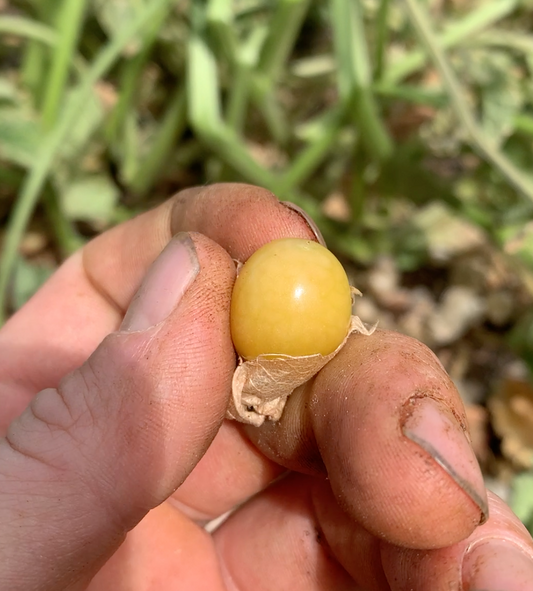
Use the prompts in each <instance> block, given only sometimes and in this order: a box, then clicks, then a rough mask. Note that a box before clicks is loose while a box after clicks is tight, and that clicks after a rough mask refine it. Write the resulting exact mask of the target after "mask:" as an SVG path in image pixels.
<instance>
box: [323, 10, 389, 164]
mask: <svg viewBox="0 0 533 591" xmlns="http://www.w3.org/2000/svg"><path fill="white" fill-rule="evenodd" d="M360 8H361V7H360V5H359V3H358V2H353V1H352V0H332V1H331V19H332V26H333V34H334V39H335V51H336V55H337V63H338V85H339V94H340V97H341V101H342V102H343V103H344V104H350V105H351V108H352V113H353V117H354V121H355V123H356V125H357V128H358V130H359V133H360V135H361V140H362V141H363V143H364V145H365V147H366V149H367V151H368V153H369V154H370V155H371V157H372V158H374V159H375V160H378V161H383V160H386V159H387V158H389V156H390V155H391V154H392V151H393V144H392V140H391V138H390V136H389V134H388V131H387V130H386V128H385V126H384V124H383V122H382V120H381V118H380V116H379V108H378V105H377V104H376V101H375V100H374V95H373V92H372V69H371V66H370V61H369V57H368V50H367V46H366V39H365V30H364V26H363V17H362V14H361V10H360Z"/></svg>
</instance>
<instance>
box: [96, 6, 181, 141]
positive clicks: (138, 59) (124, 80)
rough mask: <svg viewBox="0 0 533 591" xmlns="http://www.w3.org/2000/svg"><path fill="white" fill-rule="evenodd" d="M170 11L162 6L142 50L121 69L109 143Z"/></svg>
mask: <svg viewBox="0 0 533 591" xmlns="http://www.w3.org/2000/svg"><path fill="white" fill-rule="evenodd" d="M170 10H171V6H170V5H169V4H168V3H167V5H166V6H163V8H162V9H161V10H160V12H159V13H158V14H156V15H155V17H154V18H153V19H152V21H151V22H150V24H149V28H148V30H147V32H146V35H145V36H144V40H143V41H144V43H143V46H142V48H141V49H140V51H139V52H138V53H137V54H136V55H135V56H134V57H132V58H131V59H130V60H129V61H128V62H127V63H126V64H125V65H124V67H123V68H122V71H121V81H120V89H119V99H118V102H117V104H116V105H115V107H114V108H113V111H112V113H111V116H110V117H109V121H108V123H107V125H106V129H105V133H106V136H107V138H108V140H109V141H110V142H111V143H113V142H115V141H116V140H117V139H118V136H119V130H120V129H121V128H122V126H123V125H124V121H125V119H126V117H127V114H128V113H129V112H130V110H131V106H132V104H133V102H134V100H135V96H136V90H137V88H138V86H139V83H140V80H141V74H142V71H143V68H144V67H145V66H146V62H147V61H148V59H149V57H150V54H151V52H152V49H153V46H154V43H155V42H156V40H157V36H158V34H159V32H160V30H161V26H162V25H163V23H164V22H165V19H167V18H168V14H169V11H170Z"/></svg>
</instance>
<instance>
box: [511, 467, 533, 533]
mask: <svg viewBox="0 0 533 591" xmlns="http://www.w3.org/2000/svg"><path fill="white" fill-rule="evenodd" d="M511 509H512V510H513V511H514V512H515V513H516V515H517V517H518V518H519V519H520V520H521V521H522V523H524V525H525V526H526V527H527V528H528V529H529V531H532V529H533V472H523V473H522V474H519V475H518V476H515V478H514V480H513V493H512V497H511Z"/></svg>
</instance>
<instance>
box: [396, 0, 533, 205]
mask: <svg viewBox="0 0 533 591" xmlns="http://www.w3.org/2000/svg"><path fill="white" fill-rule="evenodd" d="M404 3H405V6H406V8H407V11H408V13H409V17H410V19H411V22H412V24H413V26H414V27H415V29H416V31H417V33H418V35H419V37H420V40H421V42H422V44H423V45H424V47H425V49H426V51H427V52H428V54H429V56H430V58H431V59H432V61H433V63H434V64H435V67H436V68H437V70H438V71H439V73H440V75H441V78H442V81H443V84H444V87H445V88H446V91H447V92H448V95H449V97H450V102H451V105H452V107H453V109H454V111H455V114H456V116H457V118H458V119H459V121H460V123H461V125H462V126H463V127H464V128H465V129H466V131H467V133H468V135H469V136H470V143H471V145H472V148H473V149H474V150H475V151H476V152H477V153H478V154H479V155H480V156H481V157H482V158H484V159H485V160H487V161H488V162H489V163H490V164H492V165H493V166H494V168H496V169H497V170H498V171H499V172H500V174H501V175H502V176H503V177H504V178H505V179H507V182H508V183H509V184H510V185H511V186H513V187H514V188H515V189H516V190H517V191H518V192H519V193H521V194H522V195H524V196H525V197H526V198H527V199H529V200H531V201H533V183H532V181H531V179H530V178H529V177H527V176H526V175H525V174H524V173H523V172H522V171H521V170H520V169H518V168H517V167H516V166H515V165H514V164H513V162H511V160H509V159H508V158H507V156H506V155H505V154H503V153H502V152H500V151H499V150H498V148H497V147H496V146H495V145H494V144H493V142H492V141H491V140H490V138H489V137H487V135H486V134H485V132H484V130H483V128H482V127H481V126H480V125H479V123H478V122H477V121H476V119H475V117H474V116H473V114H472V112H471V111H470V109H469V107H468V105H467V101H466V98H465V96H464V93H463V90H462V89H461V85H460V84H459V81H458V80H457V77H456V76H455V73H454V72H453V70H452V68H451V67H450V64H449V63H448V60H447V58H446V56H445V54H444V51H443V50H442V48H441V47H440V45H439V43H438V41H437V40H436V39H437V38H436V36H435V33H434V32H433V31H432V29H431V25H430V22H429V18H428V17H427V15H426V13H425V11H424V10H423V8H422V7H421V5H420V3H419V2H418V0H404Z"/></svg>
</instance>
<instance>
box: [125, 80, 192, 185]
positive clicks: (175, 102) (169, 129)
mask: <svg viewBox="0 0 533 591" xmlns="http://www.w3.org/2000/svg"><path fill="white" fill-rule="evenodd" d="M186 125H187V99H186V96H185V89H184V88H183V86H181V85H180V86H179V87H178V88H177V90H176V91H175V92H174V94H173V96H172V97H171V99H170V104H169V106H168V108H167V110H166V112H165V115H164V116H163V119H162V121H161V123H160V125H159V128H158V130H157V133H156V136H155V139H154V141H153V143H152V146H151V148H150V152H149V153H148V155H147V156H146V158H144V159H143V160H142V162H141V163H140V165H139V168H138V170H137V173H136V174H135V177H134V178H133V180H132V182H131V185H130V188H131V190H132V191H133V192H134V193H136V194H138V195H144V194H146V193H147V192H148V191H149V190H150V188H151V187H152V185H153V184H154V182H155V181H156V179H157V175H158V174H159V172H160V171H161V168H162V167H163V166H164V165H165V164H166V163H167V162H168V158H169V155H170V153H171V152H172V150H173V148H174V146H175V145H176V142H177V140H178V139H179V137H180V136H181V135H182V134H183V132H184V131H185V127H186Z"/></svg>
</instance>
